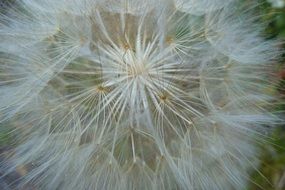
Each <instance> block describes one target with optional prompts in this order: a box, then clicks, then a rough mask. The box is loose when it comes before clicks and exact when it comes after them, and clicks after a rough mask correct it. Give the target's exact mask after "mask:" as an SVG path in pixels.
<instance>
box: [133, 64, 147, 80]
mask: <svg viewBox="0 0 285 190" xmlns="http://www.w3.org/2000/svg"><path fill="white" fill-rule="evenodd" d="M146 74H147V68H146V67H145V65H144V64H142V63H134V64H133V65H131V66H129V67H128V75H129V76H130V77H132V78H135V77H139V76H144V75H146Z"/></svg>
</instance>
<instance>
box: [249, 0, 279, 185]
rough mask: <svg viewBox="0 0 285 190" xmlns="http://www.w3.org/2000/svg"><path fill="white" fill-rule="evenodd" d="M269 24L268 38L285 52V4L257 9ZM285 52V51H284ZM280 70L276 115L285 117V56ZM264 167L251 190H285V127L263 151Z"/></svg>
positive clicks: (271, 1)
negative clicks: (278, 100)
mask: <svg viewBox="0 0 285 190" xmlns="http://www.w3.org/2000/svg"><path fill="white" fill-rule="evenodd" d="M257 11H260V15H262V19H261V21H262V22H264V23H266V26H267V27H266V30H265V31H264V32H265V35H266V36H267V37H268V38H272V39H275V38H279V39H280V40H281V42H283V43H282V44H283V45H281V48H283V49H284V50H285V45H284V42H285V0H260V5H259V7H258V8H257ZM284 52H285V51H284ZM277 67H278V69H277V70H278V73H276V74H277V76H278V77H279V79H280V80H279V83H278V85H277V87H276V93H277V94H278V95H279V96H281V98H282V101H281V102H278V104H277V106H276V111H280V114H282V115H284V113H283V112H284V110H285V106H284V105H285V53H284V54H283V56H282V59H281V61H280V64H279V65H278V66H277ZM262 149H263V153H262V156H261V164H260V167H259V168H258V171H255V172H253V174H252V183H251V187H250V188H249V190H285V126H279V127H277V128H276V129H275V131H274V132H273V134H272V136H271V138H270V139H269V143H268V145H264V147H262Z"/></svg>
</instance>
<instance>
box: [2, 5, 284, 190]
mask: <svg viewBox="0 0 285 190" xmlns="http://www.w3.org/2000/svg"><path fill="white" fill-rule="evenodd" d="M14 1H17V0H0V13H4V12H5V6H6V5H7V3H8V4H10V3H13V2H14ZM47 1H48V0H47ZM250 1H252V0H241V2H242V3H246V2H250ZM258 1H259V2H260V4H259V5H258V7H256V11H258V12H259V13H258V15H261V20H260V21H261V22H263V23H265V24H266V28H265V30H264V34H265V36H266V37H267V38H269V39H276V38H278V39H281V41H283V43H282V44H283V45H280V46H281V48H283V49H284V52H285V45H284V44H285V0H258ZM276 75H277V76H278V78H279V82H278V84H277V85H276V87H274V88H275V89H274V91H275V93H277V94H278V95H279V96H281V97H282V101H281V102H278V103H277V105H276V111H277V112H280V114H283V115H284V113H283V112H284V110H285V53H284V54H283V56H282V59H281V61H280V64H278V65H277V73H276ZM9 141H11V139H9V136H8V135H7V131H5V129H4V128H3V127H1V124H0V152H2V151H1V150H3V149H5V148H7V145H8V144H9V143H8V142H9ZM268 141H269V143H268V145H264V146H263V147H262V150H263V152H262V156H261V164H260V167H259V168H258V170H256V171H254V172H253V173H252V175H251V182H252V183H250V184H251V185H250V187H249V188H248V189H247V190H285V125H284V126H278V127H277V128H276V129H274V131H273V133H272V136H271V137H270V138H269V140H268ZM1 184H2V182H1V180H0V187H3V186H1ZM2 185H3V184H2ZM7 189H8V188H7Z"/></svg>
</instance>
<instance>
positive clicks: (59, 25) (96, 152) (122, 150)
mask: <svg viewBox="0 0 285 190" xmlns="http://www.w3.org/2000/svg"><path fill="white" fill-rule="evenodd" d="M252 5H253V6H254V5H256V3H254V2H253V4H252ZM237 7H239V8H240V9H238V8H237ZM243 10H245V11H243ZM0 21H1V22H0V26H1V28H0V39H1V42H0V99H1V103H0V121H1V123H2V124H3V125H1V126H4V125H5V126H7V127H8V128H9V129H11V135H13V137H15V142H13V144H15V149H14V151H13V154H12V155H11V156H10V158H9V159H11V160H12V162H13V164H12V165H11V164H10V165H9V164H8V162H7V163H6V162H2V164H1V165H2V166H3V167H4V168H5V169H6V171H7V173H6V174H7V175H9V173H10V172H12V171H13V170H15V169H16V168H18V167H25V168H26V170H27V174H26V175H25V176H23V178H21V179H20V181H19V183H17V185H18V187H19V188H21V187H23V186H25V185H26V184H33V185H34V186H36V187H38V188H39V189H66V190H67V189H78V190H79V189H82V190H83V189H90V190H91V189H98V190H99V189H100V190H101V189H124V190H131V189H153V190H154V189H155V190H156V189H161V190H167V189H169V190H172V189H185V190H186V189H187V190H194V189H205V190H206V189H207V190H208V189H213V190H214V189H244V188H245V187H246V186H247V184H248V182H249V171H250V169H256V167H257V165H258V158H257V156H258V152H259V150H258V146H257V142H264V141H266V136H265V134H266V132H267V131H268V129H267V128H266V127H267V126H273V125H275V124H278V123H280V122H282V121H281V119H280V118H279V117H278V116H277V115H275V114H274V113H272V111H271V105H272V104H273V102H274V101H276V97H274V95H272V93H270V92H269V91H268V89H270V88H272V85H273V84H274V79H273V78H272V75H271V73H272V72H271V71H270V68H271V66H272V64H274V62H275V61H276V60H277V58H278V56H279V54H280V52H279V50H278V48H276V47H277V43H276V42H275V41H268V40H265V39H264V38H263V37H262V36H261V31H262V26H260V25H259V24H258V23H257V22H256V21H257V17H254V16H252V14H251V13H250V10H249V9H243V7H242V6H241V7H240V6H238V1H235V0H231V1H225V0H214V1H210V0H209V1H208V0H201V1H195V0H189V1H185V0H159V1H154V0H146V1H138V0H119V1H115V0H105V1H104V0H84V1H79V0H72V1H70V0H52V1H44V0H40V1H38V0H22V1H19V2H18V3H17V4H16V5H15V6H14V7H12V8H11V9H10V10H8V12H7V14H5V15H4V14H3V15H1V16H0Z"/></svg>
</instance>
